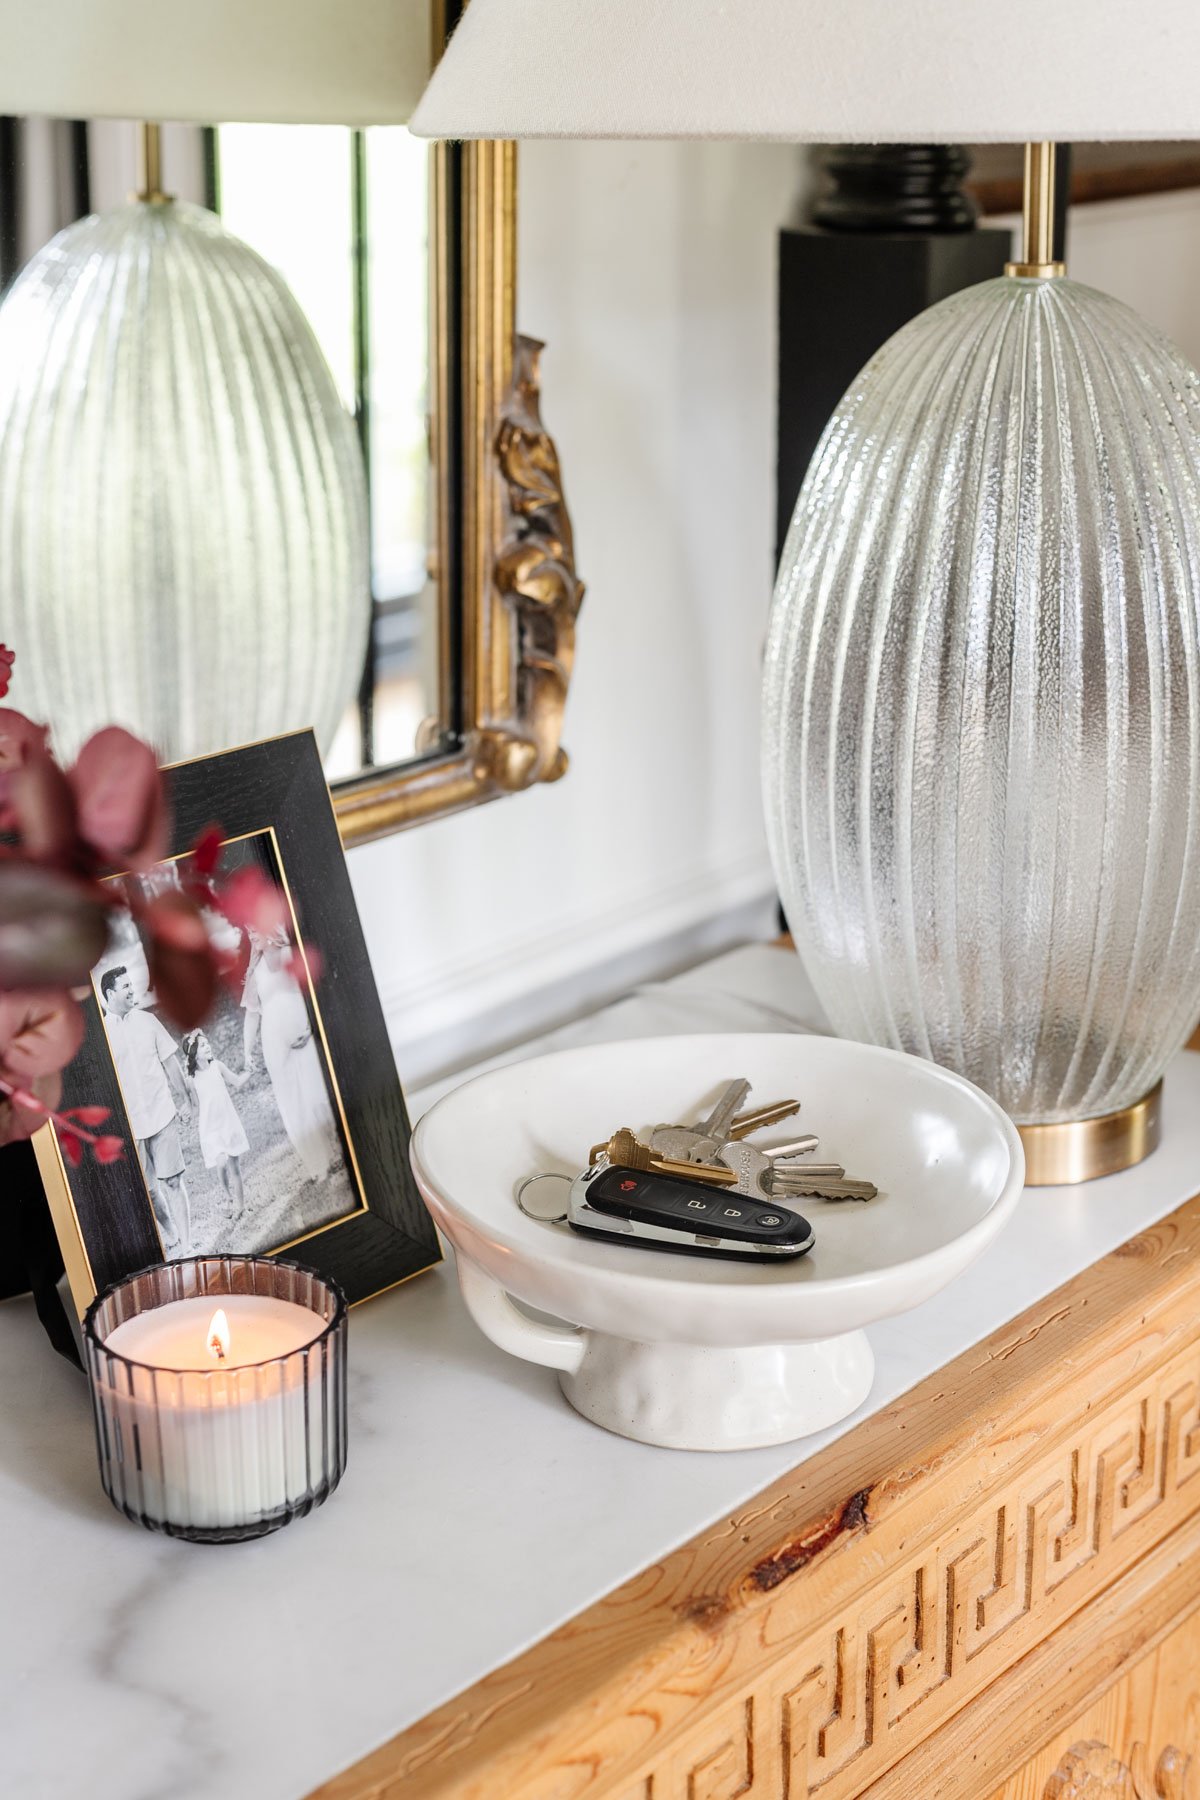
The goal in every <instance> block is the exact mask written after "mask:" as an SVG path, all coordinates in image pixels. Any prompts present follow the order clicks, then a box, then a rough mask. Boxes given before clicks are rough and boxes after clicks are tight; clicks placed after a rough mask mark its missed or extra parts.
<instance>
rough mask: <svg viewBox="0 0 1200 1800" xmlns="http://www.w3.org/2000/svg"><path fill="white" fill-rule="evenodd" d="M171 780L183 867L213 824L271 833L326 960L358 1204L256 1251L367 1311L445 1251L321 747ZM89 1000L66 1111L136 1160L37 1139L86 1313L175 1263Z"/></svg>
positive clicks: (48, 1130) (225, 836)
mask: <svg viewBox="0 0 1200 1800" xmlns="http://www.w3.org/2000/svg"><path fill="white" fill-rule="evenodd" d="M164 774H165V777H166V781H167V786H168V794H169V798H170V804H171V814H172V819H173V830H172V844H171V850H170V855H171V856H172V857H176V856H183V855H186V853H187V852H188V851H189V850H190V849H191V847H192V845H193V844H194V843H195V841H196V839H197V838H198V837H199V836H200V834H201V833H202V832H204V831H205V830H206V828H207V827H209V826H210V825H212V824H213V823H216V824H218V825H219V827H220V831H221V837H222V840H223V841H226V842H230V843H232V842H234V841H235V840H240V839H244V838H249V837H252V836H255V835H257V834H260V833H270V834H271V836H272V839H273V845H274V851H275V856H276V858H277V861H278V864H279V868H280V870H281V872H282V876H283V885H284V887H285V889H286V891H287V895H288V898H289V900H290V902H291V909H292V917H293V919H294V921H295V932H296V937H297V941H298V944H299V946H300V948H301V950H304V949H306V948H307V949H311V948H312V947H313V946H315V947H316V948H317V950H318V951H319V954H320V960H321V973H320V977H319V980H318V981H317V983H316V984H315V989H314V993H313V996H312V1008H313V1010H314V1012H315V1013H316V1014H317V1016H318V1018H319V1021H320V1027H321V1036H322V1039H323V1042H324V1047H325V1054H326V1059H327V1069H328V1071H330V1072H331V1074H332V1080H333V1084H334V1086H335V1087H336V1091H337V1094H338V1096H339V1098H340V1113H341V1124H342V1130H343V1135H344V1136H345V1138H346V1140H347V1148H348V1149H349V1152H350V1157H349V1160H350V1162H351V1163H352V1164H353V1165H354V1177H355V1185H356V1187H357V1190H358V1198H359V1200H360V1205H359V1209H358V1210H357V1211H354V1212H352V1213H350V1214H349V1215H348V1216H345V1217H342V1218H338V1219H335V1220H333V1221H332V1222H331V1223H329V1224H328V1225H325V1226H323V1227H319V1228H318V1229H316V1230H314V1231H311V1232H309V1233H308V1234H306V1235H304V1236H303V1237H301V1238H300V1239H299V1240H297V1239H295V1238H292V1239H289V1241H288V1242H287V1243H286V1244H280V1245H277V1246H273V1247H272V1248H270V1249H267V1250H264V1251H262V1252H260V1253H261V1254H264V1255H273V1254H278V1255H287V1256H288V1258H289V1259H290V1260H293V1261H300V1262H304V1263H307V1264H308V1265H309V1266H311V1267H312V1268H315V1269H316V1270H317V1271H318V1273H319V1274H321V1275H322V1276H324V1277H326V1278H327V1279H330V1278H331V1279H333V1280H334V1281H336V1282H337V1283H338V1285H339V1286H340V1287H341V1289H342V1291H343V1292H344V1293H345V1294H346V1297H347V1299H348V1300H349V1301H350V1302H351V1303H352V1304H353V1303H355V1302H356V1301H360V1300H365V1299H367V1298H369V1297H370V1296H371V1295H373V1294H377V1293H380V1292H382V1291H383V1290H385V1289H386V1288H390V1287H394V1286H396V1285H397V1284H398V1283H399V1282H402V1281H406V1280H408V1279H409V1278H410V1277H411V1276H413V1275H416V1274H419V1273H420V1272H421V1271H422V1270H423V1269H426V1268H429V1267H431V1266H432V1265H433V1264H435V1263H437V1262H439V1261H440V1260H441V1249H440V1246H439V1243H438V1237H437V1233H436V1230H435V1229H434V1225H433V1222H432V1220H431V1219H430V1217H429V1214H428V1213H427V1212H426V1210H425V1206H424V1203H423V1201H422V1199H421V1196H420V1194H419V1192H418V1189H417V1185H416V1181H415V1179H414V1177H413V1174H412V1170H411V1167H410V1164H409V1159H408V1146H409V1137H410V1125H409V1119H408V1112H407V1108H406V1106H405V1103H404V1096H403V1092H402V1090H401V1086H400V1081H399V1077H398V1075H397V1072H396V1064H395V1058H394V1056H393V1054H392V1047H391V1042H390V1040H389V1037H388V1032H387V1025H386V1022H385V1020H384V1016H383V1009H382V1007H381V1005H380V1002H379V996H378V992H377V990H376V987H375V982H374V978H373V975H372V972H371V964H370V960H369V957H368V954H367V946H366V940H365V939H364V937H363V933H362V927H361V925H360V923H359V918H358V910H357V907H356V905H355V901H354V893H353V890H352V888H351V885H350V876H349V871H348V869H347V867H346V859H345V854H344V851H343V849H342V842H341V838H340V835H339V832H338V826H337V820H336V818H335V816H334V812H333V806H332V802H331V799H330V794H329V789H328V786H327V785H326V781H325V776H324V774H323V772H322V768H321V759H320V753H319V751H318V749H317V744H316V739H315V738H314V736H313V733H312V732H311V731H307V730H306V731H300V732H293V733H289V734H288V735H286V736H283V737H278V738H272V739H269V740H267V741H265V742H262V743H257V744H251V745H248V746H246V747H244V748H241V749H236V750H230V751H226V752H222V753H221V754H218V755H214V756H208V757H201V758H197V759H194V760H192V761H188V762H183V763H176V764H174V765H172V766H171V767H169V768H167V769H166V770H165V771H164ZM84 1004H85V1011H86V1013H87V1035H86V1038H85V1041H84V1045H83V1048H82V1049H81V1051H80V1052H79V1054H78V1056H77V1057H76V1058H75V1060H74V1062H73V1063H72V1064H71V1066H70V1067H69V1069H67V1070H66V1071H65V1073H64V1092H63V1100H62V1106H63V1108H70V1107H73V1106H80V1105H84V1104H89V1103H90V1104H100V1105H104V1106H108V1107H109V1108H110V1112H111V1117H110V1121H109V1122H108V1123H107V1124H106V1125H105V1127H104V1129H105V1130H106V1131H113V1132H114V1133H116V1134H117V1135H120V1136H122V1137H123V1138H124V1139H125V1142H126V1151H125V1155H124V1157H123V1158H122V1159H121V1160H119V1161H117V1162H113V1163H109V1164H104V1163H101V1162H99V1161H97V1160H96V1159H95V1158H93V1157H91V1156H90V1155H87V1156H85V1157H84V1158H83V1159H82V1160H81V1161H80V1162H79V1164H78V1166H75V1167H72V1166H71V1165H70V1163H69V1162H68V1161H67V1159H66V1158H65V1157H64V1155H63V1152H62V1149H61V1146H60V1143H59V1139H58V1136H57V1134H56V1131H55V1128H54V1126H53V1125H46V1126H44V1127H43V1128H42V1130H41V1131H39V1132H38V1133H37V1135H36V1137H35V1139H34V1150H35V1153H36V1156H37V1163H38V1168H39V1171H40V1173H41V1177H42V1182H43V1185H44V1187H45V1190H46V1198H47V1201H48V1203H49V1206H50V1211H51V1215H52V1217H53V1220H54V1225H55V1230H56V1232H57V1234H58V1238H59V1243H60V1245H61V1248H62V1252H63V1261H64V1264H65V1266H66V1271H67V1275H68V1278H69V1280H70V1285H71V1294H72V1299H73V1300H74V1303H75V1305H76V1307H77V1308H78V1310H79V1313H80V1316H81V1317H82V1315H83V1313H84V1312H85V1311H86V1309H87V1307H88V1306H89V1305H90V1304H91V1301H92V1299H93V1298H94V1297H95V1295H96V1294H97V1293H99V1292H103V1291H104V1289H105V1288H106V1287H108V1286H109V1285H110V1284H111V1283H112V1282H114V1281H118V1280H120V1279H122V1278H123V1277H124V1276H126V1275H128V1274H130V1273H132V1272H133V1271H134V1270H136V1269H140V1268H145V1267H147V1266H149V1265H151V1264H154V1263H160V1262H162V1261H164V1260H165V1256H164V1250H163V1245H162V1242H161V1240H160V1238H159V1234H158V1232H157V1230H156V1228H155V1222H154V1215H153V1210H152V1207H151V1204H150V1197H149V1192H148V1189H147V1186H146V1182H145V1179H144V1176H143V1174H142V1169H141V1164H140V1162H139V1159H138V1152H137V1147H136V1144H135V1143H134V1140H133V1135H132V1133H131V1131H130V1128H129V1122H128V1118H127V1116H126V1114H125V1110H124V1103H123V1100H122V1096H121V1090H120V1084H119V1082H118V1080H117V1075H116V1068H115V1064H114V1062H113V1057H112V1054H111V1052H110V1050H109V1047H108V1040H107V1037H106V1034H105V1029H104V1024H103V1022H102V1019H101V1013H100V1007H99V1004H98V1002H97V1000H96V999H95V997H94V996H93V997H92V998H90V999H88V1000H86V1001H85V1003H84ZM326 1079H327V1080H328V1079H329V1075H328V1074H327V1077H326Z"/></svg>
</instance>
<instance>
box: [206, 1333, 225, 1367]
mask: <svg viewBox="0 0 1200 1800" xmlns="http://www.w3.org/2000/svg"><path fill="white" fill-rule="evenodd" d="M208 1347H209V1349H210V1350H211V1351H212V1353H213V1355H214V1356H215V1357H216V1359H217V1361H218V1362H224V1361H225V1352H224V1350H223V1349H222V1347H221V1340H220V1338H219V1337H218V1336H217V1334H216V1332H215V1331H214V1332H213V1334H212V1336H211V1337H210V1338H209V1340H208Z"/></svg>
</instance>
